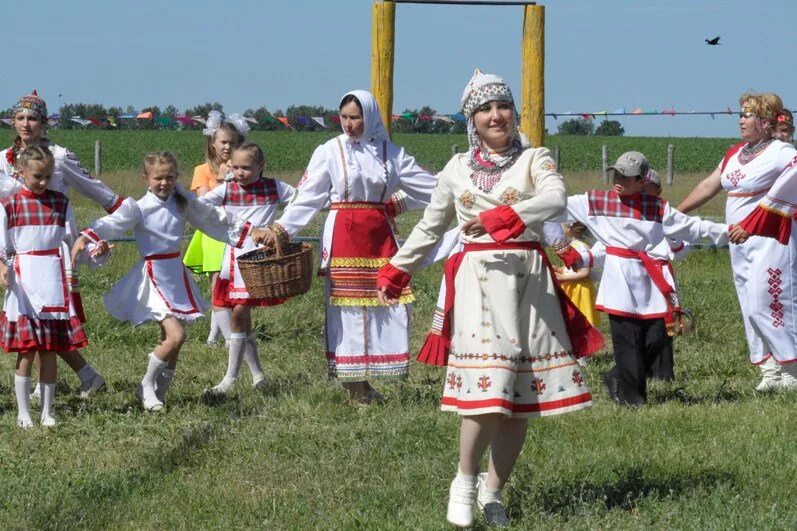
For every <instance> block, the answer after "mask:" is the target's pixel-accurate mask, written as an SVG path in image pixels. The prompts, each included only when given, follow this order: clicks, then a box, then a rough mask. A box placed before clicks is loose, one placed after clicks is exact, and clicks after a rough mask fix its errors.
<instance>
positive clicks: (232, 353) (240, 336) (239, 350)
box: [212, 332, 246, 394]
mask: <svg viewBox="0 0 797 531" xmlns="http://www.w3.org/2000/svg"><path fill="white" fill-rule="evenodd" d="M245 347H246V333H244V332H233V333H231V334H230V346H229V351H228V352H229V354H228V357H227V373H226V374H225V375H224V378H222V380H221V382H219V383H218V384H217V385H215V386H214V387H213V389H212V391H213V392H214V393H219V394H227V393H229V392H230V391H231V390H232V388H233V387H235V382H237V381H238V374H239V373H240V372H241V362H242V361H243V359H244V348H245Z"/></svg>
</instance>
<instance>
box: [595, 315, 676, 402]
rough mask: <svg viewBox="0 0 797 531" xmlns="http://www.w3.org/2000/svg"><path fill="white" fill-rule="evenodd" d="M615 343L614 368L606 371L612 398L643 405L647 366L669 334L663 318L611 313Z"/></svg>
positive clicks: (610, 320) (611, 328)
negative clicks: (641, 317)
mask: <svg viewBox="0 0 797 531" xmlns="http://www.w3.org/2000/svg"><path fill="white" fill-rule="evenodd" d="M609 328H610V330H611V333H612V343H613V344H614V364H615V366H614V368H613V369H612V370H611V371H610V372H609V374H607V375H606V382H607V385H608V386H609V392H610V394H613V395H614V396H612V398H614V399H615V400H617V401H618V402H620V403H621V404H629V405H642V404H644V403H645V401H646V400H647V395H648V393H647V382H646V381H645V380H646V378H647V374H648V370H649V369H650V367H651V364H652V362H653V360H654V359H655V358H656V356H657V355H658V353H660V352H661V351H662V349H663V348H665V346H666V344H667V342H668V340H670V337H669V336H668V335H667V330H666V328H665V326H664V319H634V318H631V317H620V316H617V315H611V314H610V315H609Z"/></svg>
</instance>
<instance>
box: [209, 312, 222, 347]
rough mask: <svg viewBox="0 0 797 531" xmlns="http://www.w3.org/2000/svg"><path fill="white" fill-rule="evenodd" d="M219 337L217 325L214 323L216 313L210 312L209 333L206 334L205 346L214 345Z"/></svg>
mask: <svg viewBox="0 0 797 531" xmlns="http://www.w3.org/2000/svg"><path fill="white" fill-rule="evenodd" d="M218 337H219V324H218V323H217V322H216V312H215V311H211V312H210V333H209V334H208V339H207V344H208V345H210V344H211V343H215V342H216V339H218Z"/></svg>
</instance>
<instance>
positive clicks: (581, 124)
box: [558, 118, 625, 136]
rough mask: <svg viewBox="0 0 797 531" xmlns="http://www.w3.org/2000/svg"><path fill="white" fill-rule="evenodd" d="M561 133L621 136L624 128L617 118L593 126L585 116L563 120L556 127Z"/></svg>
mask: <svg viewBox="0 0 797 531" xmlns="http://www.w3.org/2000/svg"><path fill="white" fill-rule="evenodd" d="M558 131H559V134H562V135H581V136H589V135H598V136H623V134H625V129H623V126H622V125H621V124H620V122H618V121H617V120H604V121H602V122H601V124H600V125H599V126H598V128H597V129H596V128H595V123H594V122H593V121H592V120H589V119H587V118H573V119H572V120H565V121H564V122H562V123H561V124H559V127H558Z"/></svg>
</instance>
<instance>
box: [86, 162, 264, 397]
mask: <svg viewBox="0 0 797 531" xmlns="http://www.w3.org/2000/svg"><path fill="white" fill-rule="evenodd" d="M177 178H178V169H177V159H176V158H175V156H174V155H172V154H171V153H168V152H157V153H151V154H149V155H147V156H146V157H145V158H144V182H145V183H146V185H147V193H146V194H145V195H144V196H143V197H142V198H141V199H139V200H138V201H134V200H133V199H131V198H127V199H125V201H124V203H123V205H122V206H121V207H120V208H119V209H118V210H117V211H116V212H114V213H113V214H110V215H108V216H105V217H103V218H101V219H99V220H97V221H95V222H94V223H93V224H92V225H91V226H90V228H88V229H85V230H84V231H83V232H82V234H81V236H80V238H78V240H77V242H76V243H75V247H74V249H73V254H75V253H76V252H79V251H81V250H82V249H83V247H84V246H85V245H86V244H87V243H88V242H99V241H101V240H107V239H109V238H117V237H120V236H122V235H124V234H125V233H126V232H127V231H130V230H133V231H134V233H135V238H136V244H137V245H138V249H139V252H140V253H141V260H140V261H139V262H138V263H137V264H136V265H135V266H133V269H132V270H131V271H130V272H129V273H128V274H127V275H125V277H124V278H122V280H120V281H119V282H118V283H116V285H114V287H113V288H111V291H110V292H108V293H107V294H106V295H105V297H104V300H105V307H106V308H107V309H108V312H109V313H110V314H111V315H113V316H114V317H116V318H117V319H119V320H120V321H128V322H130V323H132V324H133V325H139V324H141V323H144V322H147V321H157V322H158V324H159V325H160V327H161V337H162V340H161V342H160V343H159V344H158V345H157V346H156V347H155V349H154V350H153V351H152V352H150V354H149V362H148V365H147V370H146V373H145V375H144V378H143V379H142V380H141V385H140V386H139V388H138V391H137V395H138V398H139V399H140V400H141V402H142V405H143V406H144V409H146V410H147V411H160V410H161V409H162V408H163V405H164V402H165V400H166V393H167V392H168V390H169V387H170V386H171V384H172V381H173V379H174V375H175V369H176V367H177V356H178V354H179V352H180V348H181V347H182V345H183V342H184V341H185V330H184V326H185V323H186V322H190V321H193V320H195V319H197V318H198V317H201V316H202V315H203V314H204V312H205V310H206V304H205V301H203V300H202V298H201V296H200V294H199V288H198V287H197V285H196V284H195V283H194V281H193V279H191V277H190V275H188V270H187V269H186V268H185V266H184V265H183V263H182V260H181V259H180V244H181V241H182V235H183V232H184V228H185V224H186V222H188V223H191V224H192V225H194V226H196V227H197V228H199V229H200V230H202V231H203V232H204V233H206V234H209V235H210V236H212V237H214V238H217V239H220V240H224V241H227V242H229V243H230V244H231V245H234V246H237V247H240V246H242V245H243V244H244V242H245V241H246V239H247V236H249V235H250V234H251V236H252V238H258V239H262V236H263V232H264V230H263V229H253V228H252V225H251V223H249V222H246V221H243V220H239V219H237V218H235V217H234V216H233V215H232V214H230V213H228V212H225V211H224V210H223V209H220V208H213V207H211V206H209V205H207V204H205V203H201V202H199V201H198V200H197V198H196V196H194V195H193V194H189V193H187V192H186V191H185V190H183V189H182V188H181V187H180V186H179V185H178V184H177Z"/></svg>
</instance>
